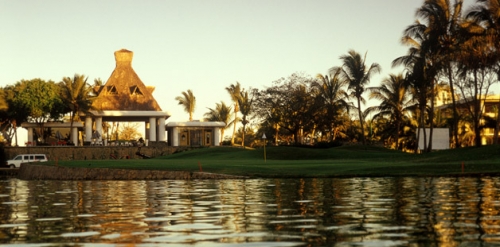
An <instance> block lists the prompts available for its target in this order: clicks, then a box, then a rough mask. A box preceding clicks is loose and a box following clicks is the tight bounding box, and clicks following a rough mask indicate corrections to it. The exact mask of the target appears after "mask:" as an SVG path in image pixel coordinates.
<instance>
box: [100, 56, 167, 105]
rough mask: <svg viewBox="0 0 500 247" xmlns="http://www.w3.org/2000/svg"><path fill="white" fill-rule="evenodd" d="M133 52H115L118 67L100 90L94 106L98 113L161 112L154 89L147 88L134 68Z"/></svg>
mask: <svg viewBox="0 0 500 247" xmlns="http://www.w3.org/2000/svg"><path fill="white" fill-rule="evenodd" d="M133 55H134V53H133V52H132V51H129V50H126V49H121V50H119V51H116V52H115V60H116V67H115V70H113V73H111V76H110V77H109V79H108V81H107V82H106V84H104V86H101V87H100V88H98V89H97V90H96V91H97V97H96V99H95V100H94V102H93V104H92V106H93V107H94V109H96V110H98V111H161V108H160V106H159V105H158V103H157V102H156V100H155V98H154V97H153V94H152V93H153V90H154V87H146V86H145V85H144V83H143V82H142V81H141V79H140V78H139V76H137V74H136V73H135V71H134V69H133V68H132V57H133Z"/></svg>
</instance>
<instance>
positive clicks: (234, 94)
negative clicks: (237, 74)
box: [226, 82, 241, 145]
mask: <svg viewBox="0 0 500 247" xmlns="http://www.w3.org/2000/svg"><path fill="white" fill-rule="evenodd" d="M226 91H227V92H228V93H229V96H230V97H231V100H232V101H233V103H234V108H233V110H234V120H233V135H232V136H231V145H234V136H235V134H236V122H238V112H239V111H240V109H239V106H238V99H239V98H240V96H241V86H240V83H239V82H236V85H235V84H231V85H230V86H229V87H226Z"/></svg>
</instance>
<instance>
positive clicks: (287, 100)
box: [254, 73, 323, 145]
mask: <svg viewBox="0 0 500 247" xmlns="http://www.w3.org/2000/svg"><path fill="white" fill-rule="evenodd" d="M314 81H315V80H314V79H313V78H311V77H310V76H307V75H302V74H296V73H295V74H292V75H291V76H289V77H288V78H280V79H278V80H276V81H274V82H273V86H271V87H268V88H266V89H264V90H260V91H258V93H256V99H255V100H256V102H255V110H254V112H255V113H256V115H258V116H259V117H260V118H261V119H262V120H263V121H267V122H269V123H270V124H272V125H277V128H275V129H276V131H277V132H276V133H278V131H281V130H287V131H288V132H289V134H290V135H292V136H293V142H294V143H295V144H296V145H298V144H300V143H301V142H300V138H301V137H302V134H301V133H302V132H303V131H306V132H307V131H309V130H311V129H312V128H313V127H314V121H313V120H314V118H315V116H317V115H318V111H321V108H322V106H323V105H322V104H321V101H320V100H319V97H317V95H318V93H317V90H316V88H315V87H314V86H312V85H313V83H314ZM276 136H277V134H276Z"/></svg>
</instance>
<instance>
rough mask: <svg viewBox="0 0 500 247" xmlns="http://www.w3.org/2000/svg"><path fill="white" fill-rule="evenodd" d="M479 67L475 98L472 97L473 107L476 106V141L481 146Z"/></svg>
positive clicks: (475, 73) (475, 83)
mask: <svg viewBox="0 0 500 247" xmlns="http://www.w3.org/2000/svg"><path fill="white" fill-rule="evenodd" d="M477 83H478V82H477V69H474V98H473V99H472V100H473V101H472V102H473V104H474V105H473V108H474V113H473V115H472V116H473V119H474V120H473V121H474V134H475V137H474V142H475V146H476V147H481V128H480V127H479V122H480V118H481V113H480V111H481V109H480V105H479V104H480V99H479V98H478V96H479V89H478V85H477Z"/></svg>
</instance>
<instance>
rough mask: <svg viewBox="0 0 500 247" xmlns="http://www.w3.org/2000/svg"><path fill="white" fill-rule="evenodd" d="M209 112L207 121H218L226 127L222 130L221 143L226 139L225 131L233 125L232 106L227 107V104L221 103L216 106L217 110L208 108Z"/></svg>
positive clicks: (206, 115) (206, 117) (206, 116)
mask: <svg viewBox="0 0 500 247" xmlns="http://www.w3.org/2000/svg"><path fill="white" fill-rule="evenodd" d="M208 110H209V111H208V112H207V113H205V120H206V121H217V122H223V123H224V127H223V128H221V130H220V132H221V136H220V142H222V140H223V139H224V130H225V129H227V128H228V127H229V126H230V125H231V123H232V122H231V117H232V114H233V113H232V109H231V106H227V105H226V103H224V102H223V101H221V102H220V103H216V104H215V108H214V109H212V108H208Z"/></svg>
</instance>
